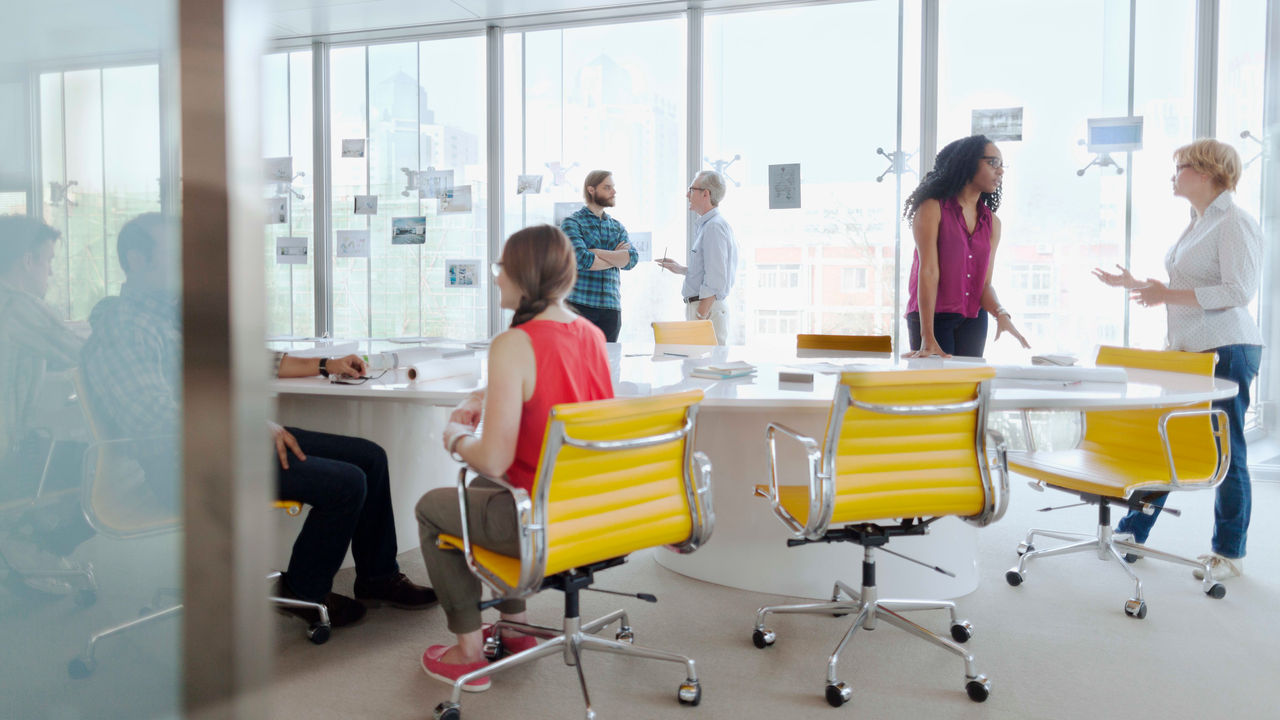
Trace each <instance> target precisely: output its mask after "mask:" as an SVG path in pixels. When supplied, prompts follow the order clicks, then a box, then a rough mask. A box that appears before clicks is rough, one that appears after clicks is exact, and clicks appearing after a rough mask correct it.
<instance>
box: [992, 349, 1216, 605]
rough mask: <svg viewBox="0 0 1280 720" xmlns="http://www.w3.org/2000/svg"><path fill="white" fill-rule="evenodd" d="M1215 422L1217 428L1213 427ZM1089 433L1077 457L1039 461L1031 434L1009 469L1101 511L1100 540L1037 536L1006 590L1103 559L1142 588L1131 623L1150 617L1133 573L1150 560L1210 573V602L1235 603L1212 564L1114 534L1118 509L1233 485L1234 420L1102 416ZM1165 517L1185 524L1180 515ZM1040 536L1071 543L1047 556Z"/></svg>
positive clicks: (1189, 412)
mask: <svg viewBox="0 0 1280 720" xmlns="http://www.w3.org/2000/svg"><path fill="white" fill-rule="evenodd" d="M1215 360H1216V358H1215V356H1214V354H1213V353H1188V352H1171V351H1165V352H1162V351H1156V350H1137V349H1132V348H1119V347H1102V348H1100V349H1099V350H1098V359H1097V364H1098V365H1099V366H1102V365H1108V366H1121V367H1126V368H1133V369H1143V370H1162V371H1165V372H1180V373H1189V374H1193V375H1202V376H1205V377H1206V378H1212V377H1213V365H1214V362H1215ZM1215 417H1216V418H1217V428H1215V427H1214V425H1213V422H1212V420H1211V418H1215ZM1084 424H1085V431H1084V437H1083V439H1082V440H1081V442H1080V444H1079V446H1078V447H1076V448H1074V449H1072V450H1059V451H1038V450H1036V449H1035V444H1034V438H1033V437H1031V435H1030V433H1029V432H1028V433H1027V443H1028V445H1027V447H1028V448H1030V449H1029V450H1028V451H1027V452H1014V453H1010V454H1009V463H1010V466H1011V467H1012V468H1013V469H1014V471H1015V472H1017V473H1020V474H1022V475H1026V476H1028V477H1031V478H1033V479H1034V481H1035V482H1034V483H1033V484H1032V487H1034V488H1036V489H1037V490H1043V489H1044V488H1045V487H1046V486H1048V487H1052V488H1055V489H1057V490H1063V491H1065V492H1069V493H1072V494H1074V495H1078V496H1079V497H1080V498H1081V499H1082V500H1084V501H1085V502H1087V503H1090V504H1093V505H1097V506H1098V529H1097V533H1096V534H1093V535H1090V534H1086V533H1069V532H1059V531H1055V530H1039V529H1032V530H1031V531H1029V532H1028V533H1027V537H1026V539H1025V540H1024V541H1023V542H1022V543H1021V544H1020V545H1019V546H1018V554H1019V555H1021V556H1022V557H1021V558H1020V559H1019V560H1018V564H1017V566H1016V567H1014V568H1013V569H1011V570H1009V571H1008V572H1007V573H1005V580H1007V581H1008V583H1009V584H1010V585H1013V586H1014V587H1017V586H1018V585H1021V584H1022V581H1023V580H1024V579H1025V578H1026V575H1027V564H1028V563H1030V562H1031V561H1032V560H1035V559H1037V558H1042V557H1050V556H1054V555H1066V554H1069V553H1077V552H1093V553H1096V554H1097V556H1098V558H1099V559H1100V560H1104V561H1116V562H1118V563H1119V564H1120V567H1121V568H1123V569H1124V571H1125V572H1126V573H1128V575H1129V577H1130V578H1131V579H1132V580H1133V583H1134V596H1133V597H1132V598H1129V600H1127V601H1126V602H1125V604H1124V611H1125V614H1127V615H1129V616H1130V617H1135V618H1139V619H1141V618H1144V617H1146V616H1147V603H1146V601H1145V600H1144V599H1143V597H1142V580H1141V579H1139V578H1138V576H1137V574H1135V573H1134V572H1133V570H1131V569H1130V568H1129V567H1128V564H1127V563H1131V562H1134V561H1136V560H1137V559H1138V558H1140V557H1151V558H1155V559H1157V560H1164V561H1166V562H1173V563H1180V564H1182V565H1190V566H1192V567H1198V568H1202V569H1204V570H1205V571H1206V573H1205V578H1204V581H1203V583H1202V586H1203V590H1204V591H1205V593H1206V594H1208V595H1209V596H1210V597H1213V598H1221V597H1223V596H1225V595H1226V592H1227V589H1226V586H1224V585H1223V584H1222V583H1218V582H1214V581H1213V579H1212V577H1211V576H1210V574H1209V573H1208V572H1207V571H1208V567H1207V565H1206V563H1202V562H1200V561H1197V560H1192V559H1190V558H1184V557H1180V556H1177V555H1171V554H1169V553H1166V552H1161V551H1159V550H1153V549H1151V548H1149V547H1146V546H1145V545H1139V544H1137V543H1134V542H1131V541H1130V540H1128V539H1117V538H1116V537H1115V535H1114V534H1113V533H1112V530H1111V505H1118V506H1120V507H1122V508H1124V509H1125V510H1130V509H1135V510H1142V511H1144V512H1151V511H1152V510H1153V508H1152V507H1151V506H1150V505H1149V501H1151V500H1152V499H1154V498H1155V497H1157V496H1159V495H1162V494H1165V493H1168V492H1169V491H1173V490H1208V489H1210V488H1214V487H1216V486H1217V485H1218V483H1220V482H1222V479H1223V478H1224V477H1225V476H1226V473H1227V466H1228V461H1229V460H1230V456H1231V450H1230V447H1229V443H1228V436H1227V415H1226V413H1224V412H1222V411H1221V410H1214V409H1211V408H1210V406H1209V403H1204V404H1202V405H1199V406H1196V407H1193V408H1190V409H1185V408H1180V409H1176V410H1168V409H1159V408H1157V409H1152V410H1122V411H1098V412H1088V413H1085V421H1084ZM1024 427H1026V423H1025V422H1024ZM1164 512H1166V513H1171V514H1174V515H1177V514H1178V512H1177V511H1176V510H1170V509H1166V510H1164ZM1037 536H1040V537H1047V538H1053V539H1055V540H1066V541H1070V542H1069V544H1067V545H1063V546H1060V547H1054V548H1047V549H1044V550H1037V549H1036V547H1035V539H1036V537H1037ZM1122 554H1123V557H1122ZM1122 561H1123V562H1122Z"/></svg>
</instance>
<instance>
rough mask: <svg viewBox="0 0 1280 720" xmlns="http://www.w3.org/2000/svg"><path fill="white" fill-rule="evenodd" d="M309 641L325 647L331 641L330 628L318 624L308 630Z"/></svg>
mask: <svg viewBox="0 0 1280 720" xmlns="http://www.w3.org/2000/svg"><path fill="white" fill-rule="evenodd" d="M307 639H308V640H310V641H311V642H312V644H314V645H323V644H325V643H326V642H328V640H329V626H328V625H321V624H320V623H316V624H315V625H312V626H311V627H309V628H307Z"/></svg>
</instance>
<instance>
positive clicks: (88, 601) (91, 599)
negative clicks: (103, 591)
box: [73, 588, 98, 607]
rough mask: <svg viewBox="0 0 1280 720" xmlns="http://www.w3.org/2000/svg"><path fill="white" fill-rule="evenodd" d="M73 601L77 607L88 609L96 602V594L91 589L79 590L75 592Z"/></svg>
mask: <svg viewBox="0 0 1280 720" xmlns="http://www.w3.org/2000/svg"><path fill="white" fill-rule="evenodd" d="M73 601H74V602H75V604H76V605H77V606H79V607H89V606H90V605H92V604H94V603H96V602H98V593H97V592H96V591H95V590H94V589H93V588H81V589H79V590H77V591H76V595H75V598H74V600H73Z"/></svg>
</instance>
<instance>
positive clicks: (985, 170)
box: [905, 135, 1030, 357]
mask: <svg viewBox="0 0 1280 720" xmlns="http://www.w3.org/2000/svg"><path fill="white" fill-rule="evenodd" d="M1003 178H1004V157H1003V156H1002V155H1001V154H1000V149H999V148H997V147H996V146H995V144H994V143H992V142H991V141H989V140H987V138H986V136H984V135H973V136H971V137H967V138H964V139H962V140H956V141H955V142H952V143H950V144H948V145H947V146H946V147H944V148H942V151H941V152H939V153H938V157H937V159H936V160H935V161H934V165H933V169H932V170H930V171H929V173H928V174H926V175H925V176H924V179H923V180H921V181H920V185H919V186H917V187H916V189H915V190H914V191H913V192H912V193H911V195H910V196H909V197H908V198H907V202H906V212H905V215H906V217H907V220H908V221H910V223H911V230H912V234H914V235H915V240H916V251H915V254H914V257H913V258H912V260H911V277H910V279H909V280H908V283H907V289H908V293H909V297H908V300H907V331H908V333H909V341H910V343H911V352H910V353H907V357H929V356H930V355H939V356H942V357H950V356H952V355H968V356H974V357H981V356H982V352H983V350H984V349H985V348H986V344H987V313H990V314H992V315H994V316H995V317H996V339H997V340H999V339H1000V335H1001V334H1002V333H1006V332H1007V333H1009V334H1011V335H1013V336H1014V337H1015V338H1017V339H1018V341H1019V342H1021V343H1022V346H1023V347H1030V345H1028V344H1027V341H1026V339H1025V338H1023V337H1022V334H1021V333H1019V332H1018V330H1017V328H1015V327H1014V325H1013V320H1012V315H1011V314H1010V313H1009V311H1008V310H1005V309H1004V306H1002V305H1001V304H1000V300H999V299H998V298H997V297H996V291H995V288H994V287H992V285H991V276H992V273H993V272H994V270H995V260H996V248H997V247H998V246H999V244H1000V218H998V217H996V216H995V211H996V210H997V209H998V208H999V207H1000V194H1001V181H1002V180H1003ZM984 310H985V311H986V312H983V311H984Z"/></svg>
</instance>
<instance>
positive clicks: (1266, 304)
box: [1258, 0, 1280, 463]
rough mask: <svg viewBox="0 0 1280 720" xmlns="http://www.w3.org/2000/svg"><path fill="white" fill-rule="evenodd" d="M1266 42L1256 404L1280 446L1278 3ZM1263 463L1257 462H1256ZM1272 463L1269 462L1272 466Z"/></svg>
mask: <svg viewBox="0 0 1280 720" xmlns="http://www.w3.org/2000/svg"><path fill="white" fill-rule="evenodd" d="M1266 23H1267V40H1266V52H1265V55H1264V58H1265V62H1264V63H1263V67H1264V68H1266V69H1265V70H1264V75H1263V85H1264V87H1265V89H1264V91H1263V108H1262V143H1263V145H1262V151H1263V152H1262V159H1261V160H1259V162H1260V163H1261V165H1262V213H1261V214H1262V217H1261V218H1259V219H1260V220H1261V223H1262V247H1263V248H1264V252H1265V253H1266V254H1267V256H1268V257H1267V259H1266V261H1265V262H1264V263H1263V267H1264V268H1265V270H1264V271H1263V274H1262V289H1261V293H1262V294H1261V295H1260V296H1259V297H1260V298H1261V302H1259V303H1258V308H1259V311H1258V314H1259V316H1260V317H1259V318H1258V319H1259V324H1260V325H1261V327H1262V340H1263V342H1264V343H1265V344H1266V349H1265V350H1264V351H1263V357H1264V359H1265V360H1266V364H1265V365H1264V366H1263V367H1262V372H1261V373H1259V375H1258V383H1259V385H1258V398H1259V400H1261V401H1262V402H1261V405H1262V407H1261V408H1260V411H1261V412H1260V417H1261V421H1262V426H1263V427H1264V428H1266V431H1267V433H1268V434H1269V435H1270V436H1271V437H1272V438H1273V439H1276V440H1280V392H1278V391H1277V390H1278V389H1280V351H1278V349H1277V348H1276V343H1277V342H1280V312H1277V311H1276V302H1277V297H1276V296H1277V294H1280V293H1278V291H1280V252H1277V251H1276V243H1277V241H1280V0H1267V17H1266ZM1259 459H1262V458H1259ZM1272 462H1273V463H1274V462H1275V461H1274V460H1273V461H1272Z"/></svg>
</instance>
